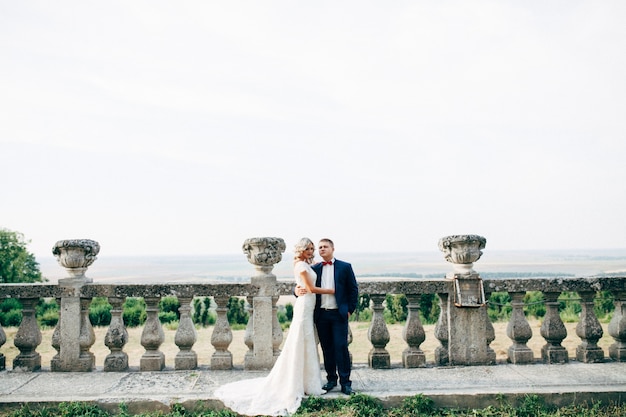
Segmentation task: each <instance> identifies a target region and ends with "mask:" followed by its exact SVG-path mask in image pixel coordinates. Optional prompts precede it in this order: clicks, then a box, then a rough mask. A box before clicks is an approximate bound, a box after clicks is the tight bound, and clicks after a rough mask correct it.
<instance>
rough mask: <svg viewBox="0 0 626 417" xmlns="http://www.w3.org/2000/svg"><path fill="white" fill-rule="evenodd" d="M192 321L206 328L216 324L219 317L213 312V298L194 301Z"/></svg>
mask: <svg viewBox="0 0 626 417" xmlns="http://www.w3.org/2000/svg"><path fill="white" fill-rule="evenodd" d="M192 305H193V313H192V314H191V319H192V321H193V322H194V323H195V324H197V325H200V326H203V327H206V326H211V325H213V324H215V320H216V319H217V315H216V314H215V312H213V311H211V298H209V297H204V298H195V299H194V300H193V303H192Z"/></svg>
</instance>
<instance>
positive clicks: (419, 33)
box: [0, 0, 626, 257]
mask: <svg viewBox="0 0 626 417" xmlns="http://www.w3.org/2000/svg"><path fill="white" fill-rule="evenodd" d="M624 22H626V2H624V1H622V0H618V1H598V0H593V1H591V0H590V1H548V2H546V1H524V2H519V1H495V0H494V1H487V0H479V1H471V2H468V1H430V2H427V1H421V2H420V1H395V2H384V1H363V0H359V1H345V2H336V1H315V2H306V3H305V2H296V1H281V2H275V1H262V2H252V1H215V2H205V1H169V2H164V1H152V0H151V1H106V2H95V1H82V0H81V1H63V2H48V1H41V2H39V1H8V0H7V1H1V2H0V186H1V192H0V227H5V228H9V229H11V230H17V231H20V232H22V233H24V234H25V236H26V238H27V239H30V240H31V244H30V246H29V248H30V250H31V251H33V252H34V253H35V254H36V255H37V256H38V257H39V256H50V254H51V252H50V251H51V247H52V245H53V244H54V243H55V242H56V241H57V240H60V239H70V238H90V239H94V240H97V241H99V242H100V244H101V246H102V250H101V255H103V254H109V255H123V254H127V255H143V254H203V253H211V254H215V253H237V252H240V250H241V244H242V243H243V241H244V240H245V239H246V238H248V237H255V236H278V237H282V238H284V239H285V241H286V243H287V247H288V250H291V248H292V247H293V244H294V243H295V242H296V240H297V239H298V238H300V237H302V236H309V237H311V238H312V239H314V240H317V239H319V238H322V237H330V238H333V239H334V240H335V244H336V247H337V251H338V252H339V251H343V252H360V251H367V252H370V251H422V250H434V251H437V250H438V249H437V241H438V239H439V238H440V237H442V236H446V235H449V234H464V233H476V234H480V235H483V236H485V237H486V238H487V249H498V250H499V249H548V248H555V249H567V248H589V249H591V248H626V186H625V184H626V140H625V139H626V137H625V136H626V135H625V133H626V75H625V74H626V25H625V24H624Z"/></svg>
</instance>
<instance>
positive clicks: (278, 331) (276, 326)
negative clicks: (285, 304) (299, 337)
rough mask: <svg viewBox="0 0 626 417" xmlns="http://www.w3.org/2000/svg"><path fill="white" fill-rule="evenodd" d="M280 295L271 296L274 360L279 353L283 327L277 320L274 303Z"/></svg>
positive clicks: (276, 310)
mask: <svg viewBox="0 0 626 417" xmlns="http://www.w3.org/2000/svg"><path fill="white" fill-rule="evenodd" d="M279 298H280V297H279V296H278V295H275V296H273V297H272V350H273V351H274V362H275V361H276V359H278V356H279V355H280V344H281V343H282V342H283V328H282V327H281V326H280V322H279V321H278V306H277V305H276V303H277V302H278V299H279Z"/></svg>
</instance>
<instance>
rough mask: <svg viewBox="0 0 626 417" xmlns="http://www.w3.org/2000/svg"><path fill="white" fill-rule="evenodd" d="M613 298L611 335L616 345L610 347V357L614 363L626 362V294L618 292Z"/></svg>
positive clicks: (610, 324)
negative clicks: (613, 308)
mask: <svg viewBox="0 0 626 417" xmlns="http://www.w3.org/2000/svg"><path fill="white" fill-rule="evenodd" d="M613 296H614V298H615V301H614V304H615V310H614V312H613V318H612V319H611V322H610V323H609V334H610V335H611V337H612V338H613V339H614V340H615V343H613V344H612V345H611V346H609V356H610V357H611V359H613V360H614V361H618V362H626V292H625V291H617V292H615V293H614V294H613Z"/></svg>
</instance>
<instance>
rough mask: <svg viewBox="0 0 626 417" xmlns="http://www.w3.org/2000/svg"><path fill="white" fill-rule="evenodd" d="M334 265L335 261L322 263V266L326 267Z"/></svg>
mask: <svg viewBox="0 0 626 417" xmlns="http://www.w3.org/2000/svg"><path fill="white" fill-rule="evenodd" d="M332 264H333V261H328V262H322V266H324V265H332Z"/></svg>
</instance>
